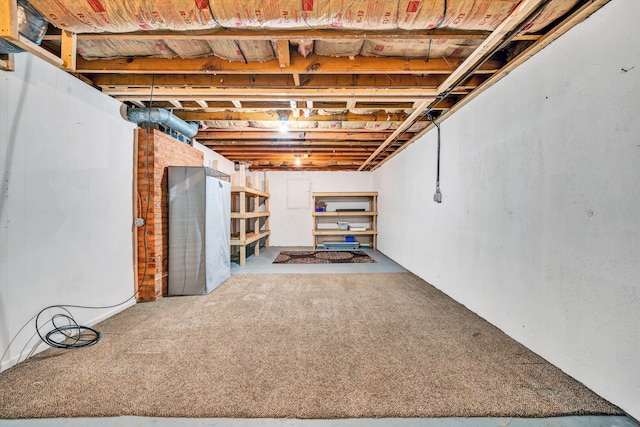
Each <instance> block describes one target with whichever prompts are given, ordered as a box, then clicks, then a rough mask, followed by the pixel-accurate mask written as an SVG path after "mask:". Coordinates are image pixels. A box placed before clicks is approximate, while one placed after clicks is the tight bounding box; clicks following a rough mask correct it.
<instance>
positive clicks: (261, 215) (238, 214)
mask: <svg viewBox="0 0 640 427" xmlns="http://www.w3.org/2000/svg"><path fill="white" fill-rule="evenodd" d="M269 215H270V213H269V212H245V213H241V212H231V219H249V218H267V217H268V216H269Z"/></svg>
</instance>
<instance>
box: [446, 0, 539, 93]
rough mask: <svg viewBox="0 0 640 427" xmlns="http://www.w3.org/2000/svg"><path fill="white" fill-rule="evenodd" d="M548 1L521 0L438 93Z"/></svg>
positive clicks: (451, 84)
mask: <svg viewBox="0 0 640 427" xmlns="http://www.w3.org/2000/svg"><path fill="white" fill-rule="evenodd" d="M548 2H549V0H523V1H522V2H521V3H520V4H519V5H518V6H517V7H516V9H515V10H514V11H513V12H511V14H509V16H507V18H506V19H505V20H504V21H502V23H501V24H500V25H498V27H497V28H496V29H495V30H494V31H493V32H491V34H490V35H489V36H488V37H487V38H486V39H484V40H483V42H482V43H480V46H478V47H477V48H476V50H474V51H473V53H471V55H469V56H468V57H467V58H466V59H465V60H464V62H463V63H462V64H460V66H458V67H457V68H456V70H455V71H454V72H453V73H451V75H449V77H448V78H447V79H446V80H445V81H444V82H442V84H441V85H440V86H439V87H438V92H439V93H445V92H447V91H448V90H449V89H451V88H452V87H454V86H455V84H456V83H458V81H459V80H460V79H462V78H464V76H465V75H466V74H467V73H469V72H470V71H471V70H472V69H473V68H474V67H475V66H476V65H477V64H478V63H479V62H480V61H483V60H486V57H487V54H488V53H490V52H491V51H492V50H493V49H494V48H496V47H498V46H500V45H501V44H502V43H503V42H504V40H505V38H507V37H509V36H511V35H513V32H514V30H516V28H517V27H518V25H520V24H521V23H523V21H524V20H525V19H527V18H529V17H530V16H531V15H532V14H534V12H536V11H538V10H539V8H540V7H541V6H542V5H543V4H544V3H548Z"/></svg>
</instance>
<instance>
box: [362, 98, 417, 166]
mask: <svg viewBox="0 0 640 427" xmlns="http://www.w3.org/2000/svg"><path fill="white" fill-rule="evenodd" d="M428 106H429V101H424V102H422V103H420V105H418V107H417V108H416V109H415V110H414V112H413V113H411V115H410V116H409V117H408V118H407V119H406V120H405V121H404V123H402V124H401V125H400V126H399V127H398V129H396V131H395V132H393V133H392V134H391V135H390V136H389V138H387V140H386V141H385V142H384V143H382V144H381V145H380V147H378V149H377V150H376V151H374V152H373V154H372V155H371V156H369V158H368V159H367V160H365V162H364V163H363V164H361V165H360V167H359V168H358V170H359V171H361V170H363V169H364V168H365V167H366V166H367V165H368V164H369V163H371V161H372V160H373V159H375V158H376V156H377V155H378V154H379V153H380V152H381V151H382V150H384V149H385V148H387V147H388V146H389V145H390V144H391V143H392V142H393V141H394V140H395V138H396V136H398V135H400V134H401V133H402V132H404V131H405V129H408V128H409V127H411V126H412V125H413V124H414V123H415V122H416V120H417V119H418V118H419V117H420V115H421V114H422V113H423V112H424V110H426V109H427V107H428Z"/></svg>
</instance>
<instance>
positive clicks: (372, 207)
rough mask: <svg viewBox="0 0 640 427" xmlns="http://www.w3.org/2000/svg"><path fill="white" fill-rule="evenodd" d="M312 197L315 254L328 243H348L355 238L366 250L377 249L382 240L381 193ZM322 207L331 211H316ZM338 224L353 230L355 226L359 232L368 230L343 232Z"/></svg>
mask: <svg viewBox="0 0 640 427" xmlns="http://www.w3.org/2000/svg"><path fill="white" fill-rule="evenodd" d="M312 197H313V206H314V212H313V250H316V249H317V248H318V246H319V245H324V243H325V242H332V241H333V242H335V241H339V242H344V241H345V238H346V236H353V237H354V238H355V240H356V241H357V242H358V243H360V245H362V246H365V245H366V246H368V247H370V248H371V249H376V243H377V236H378V230H377V219H378V193H377V192H336V193H312ZM319 204H326V206H327V210H326V211H324V212H318V211H316V207H317V206H318V205H319ZM353 206H356V208H353ZM342 209H345V210H342ZM349 209H353V210H349ZM360 209H361V210H360ZM338 222H346V223H349V225H350V226H354V225H355V226H356V227H357V228H365V230H358V229H356V230H352V229H347V230H341V229H340V228H339V226H338Z"/></svg>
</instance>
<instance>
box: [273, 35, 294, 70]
mask: <svg viewBox="0 0 640 427" xmlns="http://www.w3.org/2000/svg"><path fill="white" fill-rule="evenodd" d="M276 43H277V55H278V62H279V63H280V68H289V67H290V66H291V56H290V54H289V40H278V41H277V42H276Z"/></svg>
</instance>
